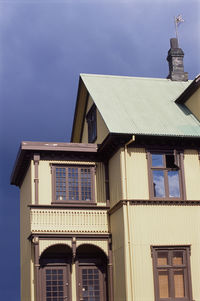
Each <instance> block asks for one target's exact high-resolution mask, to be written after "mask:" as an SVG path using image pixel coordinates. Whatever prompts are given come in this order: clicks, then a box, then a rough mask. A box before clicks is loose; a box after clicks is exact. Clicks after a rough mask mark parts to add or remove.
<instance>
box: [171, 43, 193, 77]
mask: <svg viewBox="0 0 200 301" xmlns="http://www.w3.org/2000/svg"><path fill="white" fill-rule="evenodd" d="M170 46H171V48H170V49H169V51H168V56H167V61H168V62H169V75H168V76H167V78H169V79H171V80H173V81H184V82H185V81H187V80H188V73H187V72H184V66H183V57H184V52H183V50H182V49H181V48H179V45H178V39H177V38H172V39H170Z"/></svg>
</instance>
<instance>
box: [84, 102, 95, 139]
mask: <svg viewBox="0 0 200 301" xmlns="http://www.w3.org/2000/svg"><path fill="white" fill-rule="evenodd" d="M86 120H87V124H88V143H94V142H95V141H96V139H97V109H96V106H95V104H93V105H92V106H91V108H90V109H89V111H88V113H87V115H86Z"/></svg>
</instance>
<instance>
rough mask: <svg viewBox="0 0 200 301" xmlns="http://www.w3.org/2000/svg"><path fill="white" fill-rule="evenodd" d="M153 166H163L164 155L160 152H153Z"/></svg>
mask: <svg viewBox="0 0 200 301" xmlns="http://www.w3.org/2000/svg"><path fill="white" fill-rule="evenodd" d="M151 157H152V166H153V167H157V166H163V165H164V164H163V155H160V154H152V155H151Z"/></svg>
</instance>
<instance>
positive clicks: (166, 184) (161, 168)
mask: <svg viewBox="0 0 200 301" xmlns="http://www.w3.org/2000/svg"><path fill="white" fill-rule="evenodd" d="M153 154H160V155H162V157H163V165H162V166H153V165H152V155H153ZM167 155H172V156H173V158H174V164H175V165H176V166H177V169H176V171H177V172H178V181H179V193H180V197H169V195H170V191H169V181H168V180H169V179H168V172H169V171H173V170H174V168H172V167H168V166H167V161H166V159H167V157H166V156H167ZM147 161H148V179H149V195H150V198H152V199H155V200H157V199H159V198H160V197H157V196H154V189H153V171H162V172H163V180H164V189H165V196H164V197H161V198H162V199H169V200H170V199H173V200H175V199H176V200H182V199H185V198H184V194H183V191H184V192H185V190H184V189H185V188H183V185H184V181H182V178H183V169H182V165H183V164H179V165H180V166H178V165H177V162H179V163H183V162H182V160H181V155H180V152H179V153H177V150H176V149H168V150H159V149H150V150H148V151H147Z"/></svg>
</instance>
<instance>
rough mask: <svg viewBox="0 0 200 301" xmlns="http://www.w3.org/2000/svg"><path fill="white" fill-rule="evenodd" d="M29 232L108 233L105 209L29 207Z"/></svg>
mask: <svg viewBox="0 0 200 301" xmlns="http://www.w3.org/2000/svg"><path fill="white" fill-rule="evenodd" d="M30 218H31V233H63V234H64V233H66V234H67V233H91V234H95V233H98V234H106V233H108V215H107V210H87V209H82V210H72V209H70V210H69V209H37V208H31V210H30Z"/></svg>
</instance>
